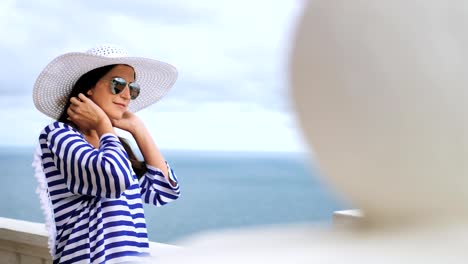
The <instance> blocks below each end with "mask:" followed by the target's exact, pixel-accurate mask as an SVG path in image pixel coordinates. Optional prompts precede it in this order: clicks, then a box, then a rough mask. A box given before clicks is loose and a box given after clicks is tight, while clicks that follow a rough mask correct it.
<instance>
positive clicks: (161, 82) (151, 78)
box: [33, 45, 177, 119]
mask: <svg viewBox="0 0 468 264" xmlns="http://www.w3.org/2000/svg"><path fill="white" fill-rule="evenodd" d="M111 64H127V65H130V66H132V67H133V69H134V70H135V73H136V82H137V83H138V84H140V87H141V91H140V95H139V96H138V97H137V98H136V99H135V100H131V101H130V104H129V110H130V111H131V112H137V111H139V110H141V109H143V108H145V107H147V106H149V105H151V104H154V103H156V102H157V101H159V100H160V99H161V98H162V97H163V96H164V95H166V93H167V92H168V91H169V89H170V88H171V87H172V86H173V85H174V83H175V81H176V80H177V70H176V68H175V67H174V66H172V65H170V64H168V63H165V62H161V61H157V60H153V59H148V58H141V57H128V56H127V52H126V51H125V50H124V49H122V48H120V47H117V46H110V45H103V46H99V47H96V48H94V49H91V50H88V51H87V52H71V53H66V54H63V55H61V56H59V57H57V58H55V59H54V60H52V61H51V62H50V63H49V64H48V65H47V66H46V67H45V68H44V70H43V71H42V72H41V73H40V74H39V76H38V77H37V79H36V82H35V84H34V89H33V100H34V104H35V106H36V108H37V109H38V110H39V111H41V112H42V113H44V114H46V115H47V116H49V117H51V118H53V119H58V118H59V117H60V115H61V114H62V111H63V110H64V107H65V104H66V101H67V99H68V96H69V94H70V92H71V90H72V88H73V85H74V84H75V82H76V81H77V80H78V79H79V78H80V77H81V76H82V75H83V74H85V73H87V72H89V71H90V70H93V69H96V68H99V67H103V66H106V65H111Z"/></svg>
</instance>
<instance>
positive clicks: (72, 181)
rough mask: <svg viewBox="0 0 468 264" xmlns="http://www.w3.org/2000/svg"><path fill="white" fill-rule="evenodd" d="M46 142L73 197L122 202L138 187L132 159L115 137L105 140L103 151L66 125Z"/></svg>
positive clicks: (105, 135)
mask: <svg viewBox="0 0 468 264" xmlns="http://www.w3.org/2000/svg"><path fill="white" fill-rule="evenodd" d="M46 140H47V146H48V148H49V149H50V151H51V152H52V156H53V160H54V164H55V166H56V167H57V169H58V170H59V171H60V172H61V174H62V175H63V176H64V179H65V182H66V185H67V187H68V189H69V190H70V192H72V193H75V194H82V195H89V196H97V197H105V198H118V197H120V195H121V194H122V193H123V192H124V191H125V190H126V189H127V188H128V187H129V186H131V185H132V184H134V183H136V180H135V179H134V177H133V171H132V169H131V165H130V161H129V160H128V155H127V153H126V152H125V150H124V148H123V146H122V144H121V143H120V141H119V139H118V138H117V137H116V136H115V135H113V134H110V133H109V134H104V135H102V136H101V138H100V142H99V149H95V148H94V147H93V146H91V145H90V144H89V143H87V142H86V140H85V139H84V138H83V137H82V136H81V135H80V134H79V133H77V132H76V131H74V130H73V129H72V128H71V127H68V126H66V125H65V126H56V127H55V128H54V129H51V130H50V131H48V133H47V138H46ZM132 181H133V182H132Z"/></svg>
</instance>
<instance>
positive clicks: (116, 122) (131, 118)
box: [111, 111, 143, 134]
mask: <svg viewBox="0 0 468 264" xmlns="http://www.w3.org/2000/svg"><path fill="white" fill-rule="evenodd" d="M111 122H112V125H113V126H114V127H117V128H120V129H122V130H125V131H128V132H130V133H131V134H134V133H135V132H136V131H138V129H139V128H141V127H142V125H143V123H142V121H141V119H140V118H138V116H137V115H135V114H134V113H132V112H130V111H127V112H125V113H124V114H123V116H122V118H121V119H112V120H111Z"/></svg>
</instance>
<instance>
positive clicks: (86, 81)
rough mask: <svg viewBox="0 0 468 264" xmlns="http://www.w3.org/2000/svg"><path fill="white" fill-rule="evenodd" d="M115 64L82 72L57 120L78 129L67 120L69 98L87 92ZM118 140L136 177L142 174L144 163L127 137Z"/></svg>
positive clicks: (143, 172) (144, 169)
mask: <svg viewBox="0 0 468 264" xmlns="http://www.w3.org/2000/svg"><path fill="white" fill-rule="evenodd" d="M115 66H117V64H112V65H107V66H103V67H100V68H96V69H94V70H91V71H89V72H87V73H85V74H83V75H82V76H81V77H80V78H79V79H78V81H76V83H75V85H74V86H73V88H72V90H71V92H70V94H69V95H68V98H67V102H66V104H65V107H64V108H63V110H62V114H61V115H60V117H59V118H58V119H57V121H59V122H62V123H66V124H69V125H71V126H72V127H74V128H76V129H78V127H77V126H76V125H75V124H74V123H73V122H71V121H70V120H68V114H67V109H68V107H70V99H71V98H72V97H77V96H78V94H80V93H82V94H84V95H86V94H87V92H88V91H89V90H90V89H91V88H93V87H94V86H96V84H97V82H98V81H99V80H100V79H101V78H102V77H103V76H104V75H106V74H107V73H108V72H110V71H111V70H112V69H113V68H114V67H115ZM119 139H120V142H122V145H123V147H124V149H125V151H126V152H127V154H128V157H129V159H130V162H131V163H132V167H133V171H134V172H135V174H136V175H137V177H138V179H139V178H141V177H142V176H143V174H145V172H146V166H145V163H144V162H142V161H139V160H138V158H137V157H136V155H135V153H134V152H133V150H132V148H131V147H130V144H129V143H128V141H127V139H124V138H121V137H119Z"/></svg>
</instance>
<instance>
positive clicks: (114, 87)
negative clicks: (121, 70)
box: [110, 77, 140, 100]
mask: <svg viewBox="0 0 468 264" xmlns="http://www.w3.org/2000/svg"><path fill="white" fill-rule="evenodd" d="M119 86H120V88H119ZM127 86H128V89H129V90H130V98H131V99H132V100H135V99H136V98H137V97H138V96H139V95H140V85H139V84H138V83H136V82H131V83H127V81H126V80H125V79H124V78H122V77H114V78H112V79H111V80H110V90H111V93H112V94H119V93H121V92H122V91H123V90H125V88H126V87H127ZM122 87H123V88H122ZM134 92H136V95H134Z"/></svg>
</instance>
